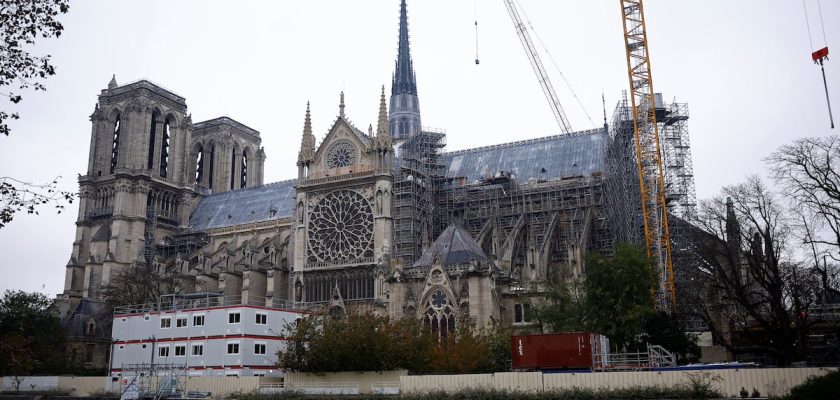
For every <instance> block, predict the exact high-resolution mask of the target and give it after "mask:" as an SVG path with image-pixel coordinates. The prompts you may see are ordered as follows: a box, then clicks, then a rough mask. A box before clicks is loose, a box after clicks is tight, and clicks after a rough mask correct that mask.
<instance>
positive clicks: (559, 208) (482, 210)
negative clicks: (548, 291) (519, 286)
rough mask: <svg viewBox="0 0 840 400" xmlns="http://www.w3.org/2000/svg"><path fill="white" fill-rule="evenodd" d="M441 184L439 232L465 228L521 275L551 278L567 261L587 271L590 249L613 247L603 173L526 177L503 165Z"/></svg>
mask: <svg viewBox="0 0 840 400" xmlns="http://www.w3.org/2000/svg"><path fill="white" fill-rule="evenodd" d="M438 189H439V190H438V201H437V210H436V212H435V218H434V222H435V226H434V233H435V235H439V234H440V233H441V232H443V230H444V229H446V228H447V227H448V226H449V225H450V224H453V223H454V224H456V225H459V226H461V227H463V228H464V229H465V230H466V231H467V232H469V234H470V235H471V236H472V237H473V238H475V239H476V241H477V242H478V244H479V245H480V246H481V247H482V249H483V250H484V252H485V253H487V254H488V255H493V256H495V257H496V258H497V260H498V261H499V263H500V265H499V266H500V267H501V269H502V271H504V274H506V275H507V276H508V277H510V279H511V280H512V281H514V282H517V281H528V280H534V279H546V278H548V277H550V276H551V274H552V273H553V272H554V271H558V270H559V269H558V266H561V265H567V266H570V267H572V269H573V270H574V271H575V272H576V273H580V272H582V270H581V268H582V266H581V265H579V264H577V260H578V259H579V258H580V256H582V255H583V254H584V253H586V252H598V253H601V254H611V253H612V251H613V246H614V242H615V241H614V237H613V235H612V233H611V232H610V229H609V226H608V224H607V218H606V215H605V213H604V196H603V179H602V174H600V173H596V174H593V175H588V176H575V177H567V178H561V179H553V180H546V181H531V182H524V183H520V182H517V181H516V179H515V178H514V176H513V174H511V173H510V171H498V172H497V173H496V174H494V175H493V176H492V177H487V178H484V179H481V180H479V181H477V182H471V183H470V182H467V181H466V179H465V178H464V177H447V178H444V179H442V180H441V181H440V183H439V185H438ZM527 266H531V267H532V268H531V269H529V268H526V267H527ZM526 270H528V271H530V270H533V271H534V272H532V275H531V276H526V275H525V272H524V271H526Z"/></svg>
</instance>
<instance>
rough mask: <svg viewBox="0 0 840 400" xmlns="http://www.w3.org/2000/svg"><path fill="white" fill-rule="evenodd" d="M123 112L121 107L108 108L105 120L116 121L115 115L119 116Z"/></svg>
mask: <svg viewBox="0 0 840 400" xmlns="http://www.w3.org/2000/svg"><path fill="white" fill-rule="evenodd" d="M124 112H125V110H124V108H123V107H119V106H114V107H112V108H111V109H110V110H108V113H107V114H106V115H107V117H106V118H107V121H108V122H112V123H113V122H117V117H119V116H121V115H122V114H123V113H124Z"/></svg>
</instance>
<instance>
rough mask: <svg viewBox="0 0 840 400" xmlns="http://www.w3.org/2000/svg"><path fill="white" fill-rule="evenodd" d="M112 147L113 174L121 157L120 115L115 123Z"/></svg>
mask: <svg viewBox="0 0 840 400" xmlns="http://www.w3.org/2000/svg"><path fill="white" fill-rule="evenodd" d="M113 143H114V144H113V146H112V147H111V173H112V174H113V173H114V171H115V170H116V169H117V159H118V158H119V155H120V115H119V114H117V119H116V121H115V122H114V142H113Z"/></svg>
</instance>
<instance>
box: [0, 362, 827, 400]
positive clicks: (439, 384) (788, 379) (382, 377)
mask: <svg viewBox="0 0 840 400" xmlns="http://www.w3.org/2000/svg"><path fill="white" fill-rule="evenodd" d="M834 370H837V368H753V369H718V370H696V371H638V372H591V373H589V372H587V373H580V372H574V373H572V372H570V373H542V372H499V373H495V374H472V375H413V376H409V375H407V373H406V372H405V371H383V372H338V373H325V374H304V373H289V374H287V375H286V377H285V380H283V381H281V380H279V379H277V378H265V377H187V378H186V384H185V390H187V391H200V392H210V393H211V397H212V398H214V399H222V398H226V397H227V396H228V395H230V394H232V393H236V392H241V393H251V392H259V393H278V392H280V391H283V390H288V389H293V390H298V391H301V392H303V393H309V394H365V393H380V394H397V393H412V392H424V391H432V390H445V391H453V392H454V391H458V390H461V389H469V388H472V389H497V390H512V391H535V392H542V391H552V390H560V389H568V388H581V389H605V388H625V387H633V386H666V387H672V386H675V385H681V384H689V383H690V382H691V380H692V379H702V380H706V381H707V382H709V383H711V385H712V387H713V388H715V389H717V390H718V391H720V392H721V393H723V394H724V395H725V396H727V397H738V396H739V392H740V390H741V388H745V389H746V390H747V391H749V392H752V390H753V389H756V390H758V392H759V393H760V394H761V395H762V396H764V397H772V396H783V395H785V394H787V393H788V392H789V391H790V389H791V388H792V387H794V386H797V385H799V384H801V383H803V382H805V380H806V379H808V378H809V377H812V376H821V375H824V374H827V373H828V372H830V371H834ZM16 382H17V380H16V379H15V378H14V377H8V376H7V377H2V378H0V387H1V388H2V389H3V390H14V387H15V386H14V385H15V383H16ZM20 382H21V385H20V390H21V391H43V390H56V389H58V390H62V391H67V392H70V393H71V394H72V395H75V396H89V395H90V394H91V393H103V392H111V393H119V392H120V390H121V389H122V382H121V380H119V379H118V380H116V381H115V380H113V379H111V378H110V377H67V376H60V377H58V376H51V377H23V378H22V379H21V380H20Z"/></svg>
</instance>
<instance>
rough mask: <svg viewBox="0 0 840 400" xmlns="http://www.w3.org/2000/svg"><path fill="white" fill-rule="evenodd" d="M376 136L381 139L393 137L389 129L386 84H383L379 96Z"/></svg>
mask: <svg viewBox="0 0 840 400" xmlns="http://www.w3.org/2000/svg"><path fill="white" fill-rule="evenodd" d="M376 137H377V138H380V139H388V140H390V139H391V133H390V132H389V131H388V108H387V106H386V105H385V85H382V94H381V95H380V96H379V121H378V123H377V129H376Z"/></svg>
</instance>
